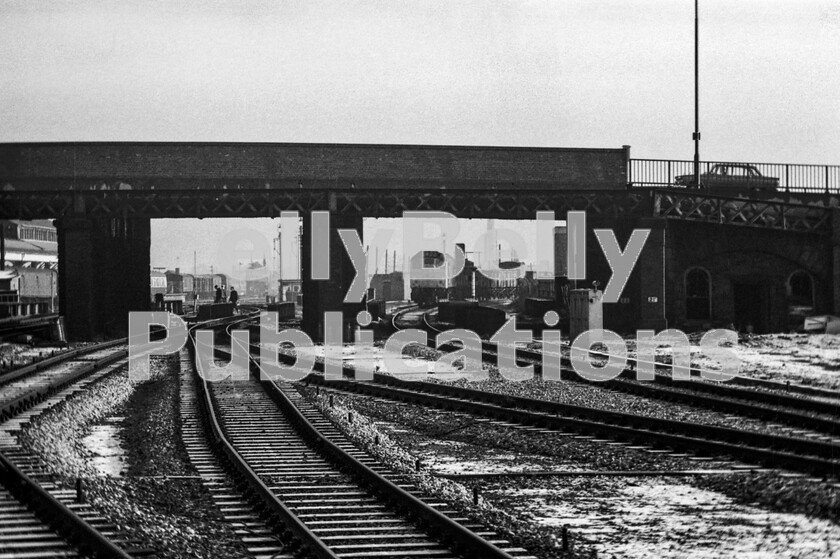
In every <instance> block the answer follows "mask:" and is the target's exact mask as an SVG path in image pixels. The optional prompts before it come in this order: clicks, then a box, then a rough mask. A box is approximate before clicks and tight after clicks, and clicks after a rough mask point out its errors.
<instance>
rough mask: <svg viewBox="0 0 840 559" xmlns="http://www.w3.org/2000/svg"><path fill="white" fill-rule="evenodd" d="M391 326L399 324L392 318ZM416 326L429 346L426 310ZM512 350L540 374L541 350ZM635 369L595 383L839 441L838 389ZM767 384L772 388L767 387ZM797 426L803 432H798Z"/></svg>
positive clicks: (567, 373) (631, 365) (563, 374)
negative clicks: (642, 373) (641, 375)
mask: <svg viewBox="0 0 840 559" xmlns="http://www.w3.org/2000/svg"><path fill="white" fill-rule="evenodd" d="M394 325H395V327H398V326H399V324H398V319H397V318H395V321H394ZM421 326H422V328H423V329H425V330H426V331H427V332H428V333H429V334H430V338H429V345H430V346H433V344H434V336H436V335H437V334H438V333H440V330H438V329H437V328H435V327H434V326H433V325H431V324H430V323H429V322H428V320H427V315H423V318H422V324H421ZM458 348H459V346H457V345H454V344H445V345H442V346H441V347H440V348H439V349H441V350H442V351H453V350H456V349H458ZM482 353H483V359H484V360H485V361H486V362H487V363H489V364H491V365H496V364H497V357H498V347H497V345H496V344H495V343H492V342H487V341H483V342H482ZM590 354H591V355H593V356H596V357H598V356H600V357H608V355H607V354H605V353H602V352H598V351H592V352H590ZM516 355H517V363H518V364H520V365H533V366H534V374H535V376H538V377H541V376H542V353H541V352H539V351H536V350H529V349H525V348H517V351H516ZM560 365H561V371H560V379H561V380H562V381H571V382H577V383H581V384H595V383H590V382H589V381H586V380H585V379H583V378H581V377H580V376H579V375H578V374H577V373H575V372H574V370H573V368H572V365H571V361H570V360H569V358H568V357H566V356H562V357H561V361H560ZM656 365H657V367H658V369H660V370H662V369H663V368H666V367H668V366H667V365H665V364H662V363H658V364H656ZM635 369H636V360H634V359H628V367H627V368H626V369H625V370H624V371H623V372H622V374H621V377H620V378H617V379H615V380H612V381H608V382H599V383H597V384H596V386H598V387H599V388H604V389H609V390H614V391H617V392H622V393H625V394H634V395H637V396H642V397H645V398H653V399H657V400H663V401H668V402H676V403H681V404H687V405H690V406H693V407H700V408H706V409H710V410H716V411H720V412H724V413H730V414H735V415H739V416H744V417H751V418H754V419H758V420H761V421H767V422H772V423H773V424H776V425H775V426H776V428H777V429H778V430H779V431H781V432H783V433H786V434H794V435H798V436H805V437H810V438H816V439H822V440H830V441H831V442H833V443H835V444H840V419H838V418H840V393H838V392H837V391H832V390H820V389H815V388H813V387H805V386H799V385H787V384H781V383H773V382H771V381H765V382H761V383H757V382H754V381H757V380H758V379H748V378H747V377H737V379H741V381H740V382H741V383H742V384H743V385H744V386H746V385H747V384H749V385H750V386H754V387H758V388H745V387H741V386H733V385H730V384H729V383H716V382H712V381H706V380H703V379H701V378H700V377H699V375H700V371H699V370H697V369H694V370H693V372H692V380H685V381H675V380H674V379H673V378H672V377H671V376H670V375H669V374H661V373H657V374H656V376H655V379H654V380H653V381H637V380H635V375H636V371H635ZM737 379H735V380H737ZM771 386H772V387H773V388H772V389H771V388H769V387H771ZM791 392H796V393H797V394H798V395H794V394H791ZM803 429H804V430H807V431H802V430H803ZM808 431H810V432H808Z"/></svg>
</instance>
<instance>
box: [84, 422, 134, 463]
mask: <svg viewBox="0 0 840 559" xmlns="http://www.w3.org/2000/svg"><path fill="white" fill-rule="evenodd" d="M124 419H125V418H124V417H120V416H112V417H108V418H106V419H105V421H104V422H103V423H99V424H97V425H92V426H91V428H90V433H89V434H88V435H87V436H85V437H84V438H83V439H82V444H83V445H84V447H85V449H86V450H87V451H88V452H89V453H90V454H91V457H90V465H91V466H92V467H93V468H94V469H96V471H97V472H98V473H99V474H101V475H104V476H111V477H121V476H122V475H123V474H124V472H125V471H126V470H127V468H128V462H127V457H126V451H125V449H124V448H123V446H122V441H121V438H120V434H121V433H122V423H123V420H124Z"/></svg>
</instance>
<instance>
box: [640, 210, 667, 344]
mask: <svg viewBox="0 0 840 559" xmlns="http://www.w3.org/2000/svg"><path fill="white" fill-rule="evenodd" d="M639 227H640V228H644V229H650V235H648V239H647V242H646V243H645V246H644V248H643V249H642V254H641V255H640V256H639V262H638V263H637V264H636V268H637V270H638V271H637V273H638V274H639V282H638V290H639V291H638V295H637V296H638V298H639V307H638V308H639V324H638V328H639V329H647V330H656V331H659V330H664V329H665V328H667V327H668V321H667V320H666V318H665V310H666V307H665V302H666V301H665V281H666V277H665V266H666V246H665V220H664V219H650V220H647V219H646V220H642V222H641V223H640V224H639Z"/></svg>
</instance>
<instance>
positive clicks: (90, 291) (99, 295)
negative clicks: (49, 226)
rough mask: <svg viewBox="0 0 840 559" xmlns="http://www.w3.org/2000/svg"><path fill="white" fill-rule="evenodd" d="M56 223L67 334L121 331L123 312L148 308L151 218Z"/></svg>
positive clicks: (61, 305)
mask: <svg viewBox="0 0 840 559" xmlns="http://www.w3.org/2000/svg"><path fill="white" fill-rule="evenodd" d="M56 225H57V231H58V266H59V274H58V278H59V288H58V290H59V310H60V313H61V315H62V316H64V317H65V321H66V325H67V338H68V339H69V340H74V341H81V340H93V339H96V338H101V337H120V336H125V335H126V333H127V331H128V313H129V312H131V311H144V310H149V304H150V291H149V267H150V257H149V248H150V245H151V220H149V219H145V218H140V219H124V218H96V219H90V218H86V217H68V218H62V219H61V220H59V221H57V222H56Z"/></svg>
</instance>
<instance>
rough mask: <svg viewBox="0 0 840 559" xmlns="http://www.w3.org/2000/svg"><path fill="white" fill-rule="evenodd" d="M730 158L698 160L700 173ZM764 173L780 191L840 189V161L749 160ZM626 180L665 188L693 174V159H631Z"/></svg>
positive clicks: (833, 191) (819, 191)
mask: <svg viewBox="0 0 840 559" xmlns="http://www.w3.org/2000/svg"><path fill="white" fill-rule="evenodd" d="M734 163H736V162H733V161H701V162H700V174H703V173H706V172H708V171H709V169H711V168H712V167H714V166H715V165H727V164H729V165H731V164H734ZM737 163H738V164H746V165H752V166H754V167H755V168H756V169H758V172H760V173H761V174H762V175H763V176H765V177H773V178H777V179H779V190H780V191H782V192H802V193H806V194H838V193H840V165H803V164H799V163H751V162H745V161H741V162H737ZM627 173H628V176H627V182H628V183H629V184H630V186H632V187H642V188H645V187H650V188H667V187H670V186H674V185H675V184H676V183H675V179H676V177H678V176H680V175H693V174H694V162H693V161H687V160H674V159H631V160H630V168H629V169H628V170H627Z"/></svg>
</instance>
